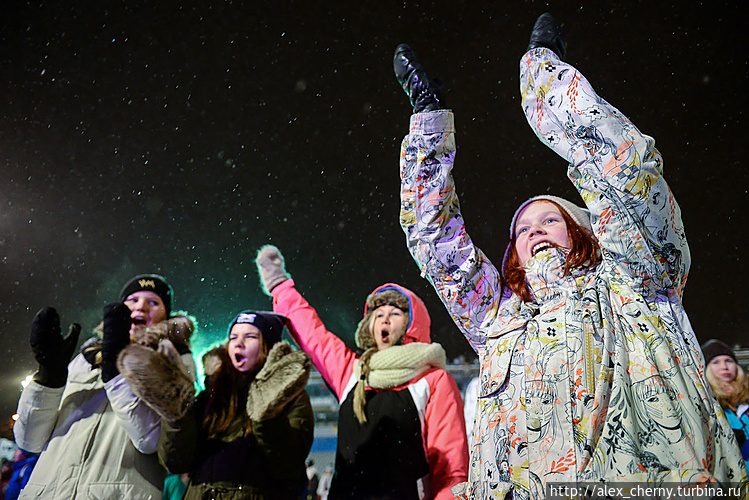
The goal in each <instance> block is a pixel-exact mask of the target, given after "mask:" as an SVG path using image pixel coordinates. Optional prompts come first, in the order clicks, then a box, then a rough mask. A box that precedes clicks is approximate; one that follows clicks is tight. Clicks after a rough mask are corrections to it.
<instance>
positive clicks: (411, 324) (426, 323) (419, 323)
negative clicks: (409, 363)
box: [356, 283, 432, 348]
mask: <svg viewBox="0 0 749 500" xmlns="http://www.w3.org/2000/svg"><path fill="white" fill-rule="evenodd" d="M387 290H395V291H397V292H400V293H402V294H403V295H404V296H405V297H406V299H407V300H408V314H409V320H408V326H407V327H406V333H404V334H403V337H402V340H401V344H402V345H406V344H410V343H411V342H422V343H425V344H429V343H431V342H432V337H431V334H430V326H431V323H432V320H431V318H430V317H429V312H428V311H427V307H426V306H425V305H424V302H423V301H422V300H421V299H420V298H419V296H418V295H416V294H415V293H414V292H412V291H411V290H409V289H408V288H406V287H404V286H401V285H398V284H396V283H385V284H384V285H380V286H378V287H377V288H375V289H374V290H372V293H370V294H369V296H367V300H366V301H365V302H364V316H363V319H362V321H361V322H360V323H359V326H358V328H357V332H356V339H357V346H358V347H360V348H362V347H363V346H362V345H360V344H361V339H362V335H364V332H363V329H364V328H366V326H367V325H366V318H367V314H369V312H370V308H371V307H372V298H373V297H374V296H375V295H376V294H378V293H379V292H384V291H387Z"/></svg>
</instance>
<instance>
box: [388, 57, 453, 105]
mask: <svg viewBox="0 0 749 500" xmlns="http://www.w3.org/2000/svg"><path fill="white" fill-rule="evenodd" d="M393 70H395V77H396V78H397V79H398V83H400V84H401V87H403V90H405V91H406V94H407V95H408V97H410V98H411V105H412V106H413V107H414V111H413V112H414V114H416V113H421V112H422V111H436V110H438V109H445V103H444V102H443V99H442V89H441V88H440V85H439V84H438V83H437V81H435V80H430V79H429V78H428V77H427V74H426V71H424V68H423V67H422V66H421V63H419V61H418V60H417V59H416V55H415V54H414V52H413V50H411V47H409V46H408V45H406V44H405V43H402V44H400V45H398V47H396V48H395V55H394V56H393Z"/></svg>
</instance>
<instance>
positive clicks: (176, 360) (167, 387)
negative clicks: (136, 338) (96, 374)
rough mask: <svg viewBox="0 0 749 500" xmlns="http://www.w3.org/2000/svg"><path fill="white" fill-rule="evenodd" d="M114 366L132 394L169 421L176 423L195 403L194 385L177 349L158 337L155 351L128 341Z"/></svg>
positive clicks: (169, 342)
mask: <svg viewBox="0 0 749 500" xmlns="http://www.w3.org/2000/svg"><path fill="white" fill-rule="evenodd" d="M117 367H118V368H119V370H120V372H121V373H122V376H123V377H125V380H127V383H128V384H129V385H130V390H132V391H133V394H135V395H136V396H138V397H139V398H140V399H142V400H143V401H144V402H145V403H146V404H147V405H148V406H150V407H151V408H152V409H153V411H155V412H156V413H158V414H159V416H160V417H161V418H163V419H165V420H168V421H169V422H176V421H177V420H179V419H181V418H182V417H184V416H185V414H186V413H187V410H189V409H190V407H192V405H193V403H194V402H195V386H194V384H193V381H192V379H191V378H190V375H189V374H188V371H187V367H186V366H185V364H184V363H183V362H182V359H181V358H180V355H179V353H178V352H177V349H176V348H175V347H174V344H172V342H171V341H169V340H166V339H164V340H161V341H160V342H159V346H158V349H157V350H155V351H154V350H153V349H150V348H148V347H145V346H142V345H139V344H131V345H129V346H127V347H125V348H124V349H123V350H122V352H121V353H120V355H119V357H118V358H117Z"/></svg>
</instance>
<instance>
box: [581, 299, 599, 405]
mask: <svg viewBox="0 0 749 500" xmlns="http://www.w3.org/2000/svg"><path fill="white" fill-rule="evenodd" d="M583 330H584V333H585V378H586V380H587V386H588V394H589V395H590V396H594V395H595V392H596V386H595V372H594V370H595V363H594V362H593V357H594V356H595V350H594V348H593V319H592V318H591V317H590V313H586V314H584V315H583Z"/></svg>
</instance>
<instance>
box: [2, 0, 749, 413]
mask: <svg viewBox="0 0 749 500" xmlns="http://www.w3.org/2000/svg"><path fill="white" fill-rule="evenodd" d="M573 3H577V4H582V5H583V6H582V7H580V6H575V5H573ZM481 4H486V5H485V6H483V5H481ZM546 10H549V11H551V12H552V13H553V14H555V16H556V17H557V18H558V19H559V20H560V21H561V22H563V23H564V27H565V30H566V31H567V33H568V39H569V48H568V56H567V60H568V61H570V62H571V63H573V64H574V65H576V66H577V68H578V69H580V70H581V71H582V72H583V73H584V74H585V75H586V76H587V77H588V79H589V80H590V81H591V82H592V83H593V85H594V86H595V88H596V89H597V91H598V93H599V94H600V95H601V96H603V97H604V98H606V99H607V100H608V101H609V102H611V103H612V104H614V105H615V106H617V107H618V108H619V109H620V110H621V111H622V112H624V113H625V114H626V115H627V116H629V117H630V118H631V119H632V121H633V122H634V123H635V124H636V125H637V126H638V127H639V128H640V130H642V131H643V132H644V133H646V134H648V135H651V136H653V137H655V138H656V145H657V147H658V149H659V150H660V151H661V153H662V154H663V156H664V166H665V170H666V177H667V179H668V181H669V184H670V186H671V188H672V190H673V191H674V193H675V195H676V198H677V200H678V201H679V202H680V205H681V208H682V212H683V217H684V221H685V225H686V230H687V237H688V238H689V242H690V247H691V251H692V268H691V275H690V278H689V283H688V284H687V287H686V292H685V297H684V301H685V306H686V309H687V312H688V314H689V316H690V318H691V321H692V324H693V327H694V329H695V331H696V332H697V335H698V337H699V339H700V341H705V340H707V339H708V338H711V337H718V338H722V339H724V340H726V341H728V342H730V343H744V344H746V343H747V341H746V331H747V329H746V326H745V324H744V323H745V318H744V316H745V309H746V308H745V304H746V302H747V298H746V297H745V296H744V293H743V291H744V290H745V289H746V286H747V285H746V284H747V282H748V281H749V271H748V269H747V265H746V263H745V260H744V259H743V258H742V256H743V252H744V251H746V243H747V234H746V225H747V212H748V211H749V203H747V188H748V187H749V182H747V181H748V177H749V174H747V172H748V171H749V167H747V165H746V161H745V156H746V133H745V130H744V129H743V128H742V123H743V124H744V126H746V122H747V121H746V111H747V99H746V93H747V90H746V87H747V82H748V81H749V79H748V78H747V77H748V76H749V65H748V60H749V57H747V56H748V54H749V51H748V50H747V48H748V47H747V36H748V35H747V33H749V25H748V24H749V23H747V14H749V12H747V11H748V10H749V9H747V8H746V3H745V2H742V1H735V2H713V1H710V2H677V3H676V4H674V3H673V2H665V1H663V2H659V1H652V0H644V1H637V0H635V1H632V0H628V1H626V2H618V1H615V2H591V1H588V2H585V1H583V2H549V3H547V2H521V1H506V2H468V1H455V0H453V1H441V2H420V3H419V5H416V2H387V1H378V2H357V1H330V2H310V1H304V2H302V1H298V2H297V1H294V2H292V1H275V2H249V1H248V2H239V1H230V0H229V1H218V0H185V1H180V2H176V1H170V0H159V1H153V0H150V1H147V2H146V1H142V0H129V1H127V2H120V1H111V0H95V1H89V0H80V1H75V2H68V1H64V0H49V1H47V0H44V1H43V0H35V1H33V2H32V1H29V2H23V1H16V0H3V1H2V2H0V95H2V99H0V168H2V182H0V207H1V208H0V356H2V360H3V362H2V363H1V364H0V380H1V381H2V386H1V387H2V390H1V391H0V394H1V397H0V420H2V421H4V422H5V421H7V419H8V418H9V417H10V415H11V414H12V413H13V412H14V410H15V407H16V402H17V400H18V396H19V394H20V389H21V385H20V381H21V380H22V379H23V378H24V377H25V376H26V375H28V374H30V373H33V371H34V370H35V369H36V363H35V361H34V359H33V356H32V354H31V351H30V349H29V347H28V332H29V326H30V323H31V320H32V318H33V316H34V314H35V312H36V311H37V310H38V309H39V308H41V307H43V306H45V305H53V306H55V307H57V308H58V310H59V311H60V314H61V317H62V321H63V323H64V324H68V323H69V322H72V321H78V322H80V323H81V324H82V325H83V327H84V333H83V334H82V335H81V340H83V339H84V338H87V337H88V333H87V332H88V331H90V329H91V328H93V327H94V326H95V325H96V324H97V323H98V322H99V321H100V319H101V309H102V307H103V306H104V305H105V304H106V303H108V302H111V301H113V300H115V299H116V298H117V295H118V292H119V290H120V287H121V286H122V284H123V283H124V282H125V281H126V280H127V279H128V278H130V277H131V276H133V275H135V274H139V273H144V272H157V273H161V274H163V275H164V276H166V277H167V279H168V280H169V281H170V283H171V284H172V286H173V287H174V290H175V297H176V303H175V308H176V309H182V310H187V311H188V312H189V313H191V314H193V315H194V316H196V317H197V318H198V321H199V324H200V328H201V330H202V333H201V335H200V337H198V338H196V339H193V340H194V345H195V351H196V354H200V353H202V351H203V350H205V348H206V347H207V346H208V345H209V344H211V343H213V342H215V341H217V340H218V339H220V338H223V336H224V335H225V328H226V325H227V324H228V322H229V321H230V320H231V318H232V317H233V316H234V314H235V313H236V312H238V311H240V310H242V309H246V308H259V309H268V308H270V307H271V302H270V299H268V298H267V297H266V296H265V295H263V294H262V292H261V291H260V288H259V286H258V280H257V274H256V270H255V264H254V257H255V253H256V251H257V249H258V248H259V247H260V246H261V245H263V244H265V243H268V242H270V243H273V244H275V245H277V246H278V247H279V248H280V249H281V250H282V251H283V252H284V254H285V256H286V260H287V269H288V270H289V272H290V273H291V274H292V275H293V277H294V279H295V280H296V283H297V286H298V288H299V289H300V291H301V292H302V293H303V294H304V295H305V296H306V297H307V299H308V300H309V301H310V302H311V303H312V305H313V306H315V307H316V308H317V309H318V311H319V312H320V314H321V316H322V317H323V320H324V321H325V323H326V324H327V326H328V328H329V329H331V330H332V331H334V332H336V333H338V334H339V335H341V336H342V337H343V338H344V339H345V340H346V341H347V342H348V343H349V345H353V341H352V339H353V332H354V329H355V327H356V323H357V322H358V320H359V319H360V317H361V310H362V305H363V301H364V299H365V297H366V295H367V294H368V293H369V292H370V291H371V290H372V289H373V288H375V287H376V286H378V285H380V284H382V283H384V282H387V281H395V282H398V283H401V284H403V285H405V286H407V287H409V288H411V289H413V290H414V291H415V292H416V293H418V294H419V295H420V296H421V297H422V298H423V299H424V300H425V302H426V304H427V307H428V308H429V310H430V313H431V316H432V322H433V325H432V338H433V340H435V341H437V342H440V343H442V344H443V345H444V346H445V348H446V350H447V353H448V357H449V358H454V357H456V356H458V355H460V354H463V355H465V356H466V357H468V358H469V359H470V358H471V356H473V355H472V352H471V351H470V348H469V347H468V344H467V343H466V342H465V341H464V340H463V339H462V337H461V336H460V334H459V332H458V331H457V329H456V327H455V326H454V325H453V323H452V321H451V320H450V318H449V316H448V315H447V313H446V312H445V310H444V307H443V306H442V305H441V303H440V302H439V300H438V299H437V296H436V293H435V292H434V290H433V289H432V288H431V286H430V285H429V284H428V283H427V282H426V281H425V280H424V279H422V278H420V276H419V273H418V269H417V267H416V265H415V263H414V262H413V261H412V259H411V257H410V255H409V254H408V252H407V250H406V247H405V238H404V235H403V233H402V231H401V229H400V227H399V224H398V212H399V197H398V190H399V176H398V155H399V147H400V142H401V139H402V137H403V135H404V134H405V133H406V132H407V125H408V117H409V114H410V106H409V104H408V101H407V97H406V96H405V94H404V93H403V91H402V90H401V89H400V87H399V86H398V84H397V82H396V81H395V78H394V77H393V72H392V62H391V61H392V54H393V50H394V48H395V46H396V45H397V44H398V43H399V42H407V43H409V44H410V45H411V46H412V47H413V48H414V49H415V51H416V53H417V54H418V55H419V58H420V59H421V61H422V62H423V64H424V65H425V67H426V68H427V70H428V72H429V73H430V76H435V77H438V78H440V80H441V81H442V83H443V85H444V87H445V91H446V102H447V104H448V105H449V106H450V107H451V108H452V109H453V110H454V111H455V113H456V125H457V127H458V133H457V141H458V156H457V162H456V170H455V180H456V184H457V186H458V192H459V195H460V197H461V202H462V208H463V213H464V216H465V219H466V221H467V224H468V228H469V232H470V233H471V235H472V236H473V238H474V240H475V242H476V243H477V244H478V245H479V246H480V247H481V248H482V249H483V250H485V251H486V253H487V254H488V255H489V256H490V258H492V259H493V260H494V262H499V261H500V260H501V257H502V253H503V251H504V247H505V245H506V244H507V225H508V223H509V220H510V217H511V215H512V213H513V211H514V210H515V208H516V207H517V205H518V204H519V203H520V202H521V201H523V200H525V199H526V198H528V197H529V196H531V195H535V194H540V193H546V192H549V193H555V194H558V195H561V196H565V197H568V198H570V199H575V200H579V197H578V196H577V194H576V193H575V191H574V189H573V188H572V185H571V184H570V182H569V181H568V180H567V179H566V175H565V172H566V164H565V162H564V161H563V160H562V159H561V158H559V157H557V156H556V155H555V154H554V153H553V152H551V150H549V149H547V148H546V147H545V146H543V145H542V144H541V143H540V142H539V141H538V140H537V139H536V137H535V135H534V134H533V132H532V131H531V129H530V128H529V127H528V125H527V124H526V122H525V118H524V116H523V114H522V111H521V109H520V104H519V91H518V87H519V83H518V62H519V58H520V57H521V56H522V54H523V52H524V49H525V47H526V44H527V40H528V36H529V33H530V29H531V27H532V25H533V22H534V21H535V18H536V17H537V16H538V15H539V14H540V13H542V12H544V11H546Z"/></svg>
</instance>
